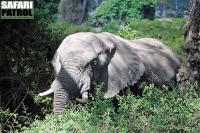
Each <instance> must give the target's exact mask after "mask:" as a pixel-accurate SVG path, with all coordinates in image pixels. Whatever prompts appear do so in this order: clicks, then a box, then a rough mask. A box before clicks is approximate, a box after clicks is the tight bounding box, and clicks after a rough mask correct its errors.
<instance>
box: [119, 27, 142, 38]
mask: <svg viewBox="0 0 200 133" xmlns="http://www.w3.org/2000/svg"><path fill="white" fill-rule="evenodd" d="M117 35H118V36H120V37H122V38H125V39H128V40H134V39H137V38H139V33H138V32H137V31H136V30H133V29H131V28H130V27H129V25H127V26H125V27H124V28H123V29H122V30H121V31H118V32H117Z"/></svg>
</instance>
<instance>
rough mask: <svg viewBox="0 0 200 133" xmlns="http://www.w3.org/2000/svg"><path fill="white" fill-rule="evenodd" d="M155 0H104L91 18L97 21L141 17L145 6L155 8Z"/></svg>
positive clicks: (126, 20) (127, 19)
mask: <svg viewBox="0 0 200 133" xmlns="http://www.w3.org/2000/svg"><path fill="white" fill-rule="evenodd" d="M155 6H156V0H143V1H141V0H125V1H124V0H106V1H103V2H102V3H101V5H100V6H99V7H98V8H97V9H96V10H95V12H94V14H93V15H92V19H97V21H102V20H104V21H111V20H112V19H115V20H122V21H125V22H129V21H130V20H132V19H133V18H142V13H143V12H142V11H143V9H144V8H145V7H152V8H155Z"/></svg>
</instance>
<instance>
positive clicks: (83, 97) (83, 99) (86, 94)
mask: <svg viewBox="0 0 200 133" xmlns="http://www.w3.org/2000/svg"><path fill="white" fill-rule="evenodd" d="M76 100H77V101H78V102H80V103H87V102H88V92H84V93H83V94H82V99H79V98H76Z"/></svg>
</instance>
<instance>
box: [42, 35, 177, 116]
mask: <svg viewBox="0 0 200 133" xmlns="http://www.w3.org/2000/svg"><path fill="white" fill-rule="evenodd" d="M52 64H53V66H54V71H55V80H54V81H53V83H52V85H51V89H50V90H48V91H47V92H44V93H40V95H41V96H44V95H46V94H49V93H50V92H54V112H55V114H62V113H63V112H64V109H65V107H66V106H67V105H68V104H69V103H70V101H71V100H72V98H76V99H77V100H78V101H80V102H83V103H85V102H87V98H88V92H93V94H95V92H94V90H93V89H94V88H93V87H92V85H91V84H92V83H93V82H96V83H97V84H99V83H102V82H103V83H104V84H105V85H104V88H103V89H102V92H104V93H105V95H104V97H105V98H108V97H113V96H115V95H117V94H118V93H119V92H120V90H122V89H123V88H125V87H128V86H134V85H135V84H136V83H138V82H141V81H146V82H147V83H154V84H155V85H156V86H162V85H164V84H169V83H170V82H171V81H172V80H173V78H174V77H175V74H176V72H177V70H178V68H179V67H180V60H179V58H178V57H177V55H176V54H175V53H173V52H172V51H171V50H170V49H169V48H168V47H167V46H165V45H164V44H163V43H161V42H160V41H157V40H155V39H151V38H142V39H137V40H125V39H123V38H120V37H118V36H115V35H113V34H111V33H106V32H105V33H99V34H94V33H76V34H73V35H70V36H68V37H66V38H65V39H64V40H63V42H62V43H61V45H60V46H59V48H58V49H57V51H56V54H55V56H54V58H53V61H52ZM81 96H82V99H79V97H81Z"/></svg>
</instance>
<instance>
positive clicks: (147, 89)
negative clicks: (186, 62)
mask: <svg viewBox="0 0 200 133" xmlns="http://www.w3.org/2000/svg"><path fill="white" fill-rule="evenodd" d="M96 88H97V92H98V93H97V97H96V98H93V100H92V101H90V103H88V104H86V105H85V106H82V105H72V106H71V107H70V109H67V110H66V112H65V113H64V114H63V115H61V116H54V115H47V116H46V118H45V120H44V121H40V120H36V121H35V122H34V123H33V124H31V125H30V127H24V128H23V132H24V133H29V132H30V133H31V132H66V131H67V132H81V133H86V132H87V133H93V132H96V133H103V132H106V133H108V132H109V133H112V132H113V133H114V132H200V122H199V121H200V117H199V114H200V98H199V97H198V96H197V94H196V93H195V92H194V90H192V89H191V87H190V86H188V88H187V89H186V90H184V91H180V90H178V89H176V88H174V90H173V91H168V88H167V87H163V89H162V90H160V89H157V88H156V87H155V86H154V85H149V86H147V85H146V84H142V85H141V88H142V89H143V91H144V93H143V96H142V97H140V96H134V95H132V94H131V93H130V92H129V93H128V94H127V96H117V99H118V101H119V107H118V110H117V111H115V107H114V106H113V105H112V102H111V101H112V98H111V99H103V98H102V93H101V92H99V91H98V90H100V89H101V88H102V85H96Z"/></svg>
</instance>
